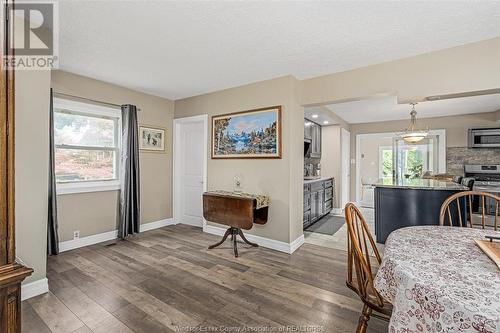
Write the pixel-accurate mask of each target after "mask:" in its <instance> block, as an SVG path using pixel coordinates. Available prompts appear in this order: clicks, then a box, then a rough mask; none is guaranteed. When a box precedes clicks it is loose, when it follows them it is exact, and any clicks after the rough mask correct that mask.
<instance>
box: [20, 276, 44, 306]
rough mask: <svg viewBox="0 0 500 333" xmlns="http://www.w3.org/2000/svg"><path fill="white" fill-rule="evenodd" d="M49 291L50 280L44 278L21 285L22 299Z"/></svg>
mask: <svg viewBox="0 0 500 333" xmlns="http://www.w3.org/2000/svg"><path fill="white" fill-rule="evenodd" d="M48 292H49V280H47V278H43V279H40V280H36V281H33V282H30V283H25V284H23V285H21V301H24V300H27V299H29V298H32V297H35V296H38V295H41V294H45V293H48Z"/></svg>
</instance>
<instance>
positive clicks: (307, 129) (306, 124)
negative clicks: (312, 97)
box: [304, 119, 313, 140]
mask: <svg viewBox="0 0 500 333" xmlns="http://www.w3.org/2000/svg"><path fill="white" fill-rule="evenodd" d="M312 124H313V122H312V121H309V120H307V119H304V139H307V140H312V131H311V128H312Z"/></svg>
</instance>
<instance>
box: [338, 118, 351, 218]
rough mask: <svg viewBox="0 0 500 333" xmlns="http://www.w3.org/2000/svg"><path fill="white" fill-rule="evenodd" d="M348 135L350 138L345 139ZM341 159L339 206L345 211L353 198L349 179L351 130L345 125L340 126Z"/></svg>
mask: <svg viewBox="0 0 500 333" xmlns="http://www.w3.org/2000/svg"><path fill="white" fill-rule="evenodd" d="M346 137H347V138H348V140H345V138H346ZM346 148H347V149H346ZM346 150H347V161H344V160H343V158H344V154H345V152H346ZM340 161H341V162H340V163H341V164H340V189H339V192H340V200H339V206H340V207H339V208H340V210H341V211H343V210H344V205H345V204H346V203H348V202H349V201H350V200H351V199H350V193H351V182H350V181H349V179H350V177H351V132H350V131H348V130H347V129H345V128H343V127H341V128H340Z"/></svg>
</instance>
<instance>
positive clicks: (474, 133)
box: [469, 128, 500, 148]
mask: <svg viewBox="0 0 500 333" xmlns="http://www.w3.org/2000/svg"><path fill="white" fill-rule="evenodd" d="M469 147H470V148H500V128H475V129H474V128H473V129H470V130H469Z"/></svg>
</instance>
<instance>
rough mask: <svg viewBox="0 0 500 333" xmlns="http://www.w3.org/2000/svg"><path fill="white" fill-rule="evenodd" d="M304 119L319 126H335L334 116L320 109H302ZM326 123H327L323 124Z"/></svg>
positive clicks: (324, 109) (328, 111)
mask: <svg viewBox="0 0 500 333" xmlns="http://www.w3.org/2000/svg"><path fill="white" fill-rule="evenodd" d="M304 118H307V119H309V120H312V121H314V122H315V123H316V124H319V125H321V126H329V125H337V124H338V121H337V119H336V118H335V115H334V114H333V113H332V112H331V111H330V110H329V109H328V108H322V107H307V108H304ZM325 122H327V123H325Z"/></svg>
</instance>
